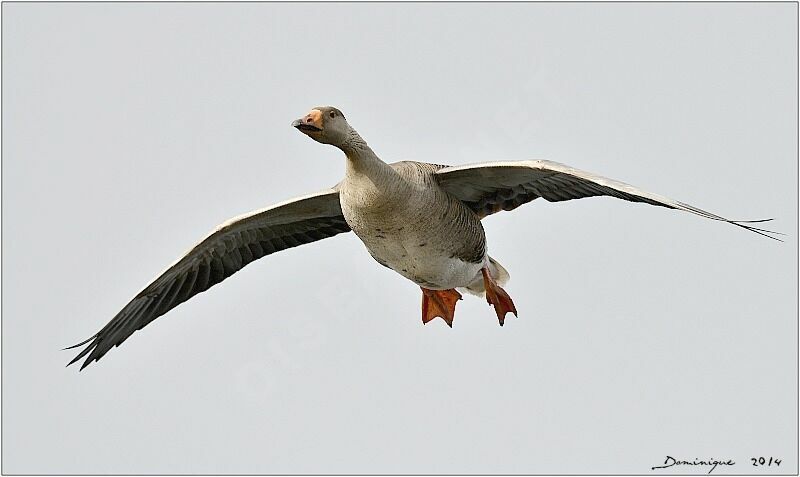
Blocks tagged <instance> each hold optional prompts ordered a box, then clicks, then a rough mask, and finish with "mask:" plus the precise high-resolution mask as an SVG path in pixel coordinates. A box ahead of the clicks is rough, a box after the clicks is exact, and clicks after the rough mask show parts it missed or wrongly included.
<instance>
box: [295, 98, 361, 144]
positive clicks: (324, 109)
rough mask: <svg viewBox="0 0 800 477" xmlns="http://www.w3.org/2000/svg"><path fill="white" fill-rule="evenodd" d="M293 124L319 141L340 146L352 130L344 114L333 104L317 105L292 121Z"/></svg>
mask: <svg viewBox="0 0 800 477" xmlns="http://www.w3.org/2000/svg"><path fill="white" fill-rule="evenodd" d="M292 126H293V127H295V128H297V129H298V130H299V131H300V132H301V133H303V134H305V135H306V136H308V137H310V138H311V139H313V140H315V141H317V142H321V143H322V144H330V145H332V146H336V147H339V148H341V147H342V146H343V145H344V143H345V142H346V141H347V139H348V137H349V136H350V132H351V130H352V128H351V127H350V125H349V124H347V120H346V119H345V118H344V114H342V112H341V111H339V110H338V109H336V108H334V107H333V106H320V107H316V108H314V109H312V110H311V111H309V112H308V114H306V115H305V116H303V117H302V118H300V119H295V120H294V121H292Z"/></svg>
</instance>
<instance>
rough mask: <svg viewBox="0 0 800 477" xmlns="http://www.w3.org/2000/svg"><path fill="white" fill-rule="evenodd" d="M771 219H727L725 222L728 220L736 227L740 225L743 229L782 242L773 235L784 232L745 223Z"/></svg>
mask: <svg viewBox="0 0 800 477" xmlns="http://www.w3.org/2000/svg"><path fill="white" fill-rule="evenodd" d="M771 220H773V219H761V220H727V221H726V222H728V223H729V224H733V225H735V226H737V227H741V228H743V229H745V230H749V231H750V232H754V233H757V234H758V235H762V236H764V237H767V238H771V239H772V240H777V241H778V242H783V240H782V239H780V238H778V237H774V235H783V236H786V234H785V233H783V232H775V231H774V230H767V229H761V228H758V227H753V226H751V225H746V224H756V223H761V222H769V221H771Z"/></svg>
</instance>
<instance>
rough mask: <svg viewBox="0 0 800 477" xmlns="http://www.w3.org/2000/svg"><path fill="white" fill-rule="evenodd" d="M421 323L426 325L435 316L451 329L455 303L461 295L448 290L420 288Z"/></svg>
mask: <svg viewBox="0 0 800 477" xmlns="http://www.w3.org/2000/svg"><path fill="white" fill-rule="evenodd" d="M420 288H421V289H422V323H423V324H426V323H428V322H429V321H431V320H432V319H434V318H436V317H437V316H438V317H440V318H442V319H443V320H444V321H445V323H447V326H449V327H450V328H452V327H453V317H454V316H455V314H456V302H457V301H458V300H460V299H461V293H458V292H457V291H455V290H453V289H450V290H429V289H427V288H422V287H420Z"/></svg>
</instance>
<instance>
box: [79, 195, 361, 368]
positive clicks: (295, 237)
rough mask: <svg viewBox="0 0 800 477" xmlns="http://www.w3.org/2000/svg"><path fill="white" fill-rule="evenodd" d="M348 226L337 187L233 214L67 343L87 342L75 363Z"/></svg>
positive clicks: (96, 355)
mask: <svg viewBox="0 0 800 477" xmlns="http://www.w3.org/2000/svg"><path fill="white" fill-rule="evenodd" d="M348 231H350V227H349V226H348V225H347V223H346V222H345V220H344V217H343V216H342V209H341V205H340V204H339V192H338V191H337V190H335V189H328V190H324V191H321V192H318V193H316V194H311V195H308V196H304V197H299V198H296V199H292V200H289V201H286V202H282V203H280V204H276V205H273V206H271V207H267V208H265V209H261V210H257V211H254V212H251V213H249V214H245V215H242V216H239V217H236V218H234V219H231V220H229V221H227V222H225V223H224V224H222V225H220V226H219V227H217V229H216V230H214V232H212V233H211V234H209V235H208V236H207V237H206V238H205V239H203V240H202V241H201V242H200V243H199V244H197V245H196V246H194V247H193V248H192V249H191V250H189V251H188V252H187V253H186V254H184V255H183V256H182V257H181V258H180V259H178V260H177V261H176V262H175V263H173V264H172V265H170V267H169V268H167V269H166V270H165V271H164V272H163V273H161V275H159V276H158V277H156V278H155V279H154V280H153V281H152V282H151V283H150V284H149V285H147V286H146V287H145V288H144V289H143V290H142V291H140V292H139V293H138V294H137V295H136V296H135V297H134V298H133V299H132V300H131V301H130V302H129V303H128V304H127V305H125V307H123V308H122V310H120V312H119V313H117V315H116V316H115V317H114V318H112V319H111V321H109V322H108V324H106V325H105V326H104V327H103V328H102V329H101V330H100V331H98V332H97V333H96V334H94V335H93V336H91V337H90V338H89V339H87V340H85V341H83V342H81V343H78V344H77V345H73V346H70V347H69V348H67V349H71V348H76V347H79V346H84V345H86V347H85V348H84V349H83V350H81V352H80V353H79V354H78V355H77V356H76V357H75V358H74V359H73V360H72V361H70V362H69V364H73V363H75V362H77V361H78V360H80V359H81V358H84V357H86V359H85V361H84V362H83V364H82V365H81V369H83V368H85V367H86V366H87V365H89V363H91V362H93V361H97V360H99V359H100V358H102V357H103V356H104V355H105V354H106V353H107V352H108V351H109V350H110V349H111V348H113V347H115V346H119V345H120V344H121V343H122V342H123V341H125V340H126V339H127V338H128V337H129V336H130V335H132V334H133V333H134V332H136V331H137V330H140V329H142V328H143V327H145V326H146V325H147V324H148V323H150V322H151V321H153V320H154V319H156V318H158V317H159V316H161V315H163V314H165V313H167V312H168V311H170V310H171V309H173V308H175V307H176V306H178V305H180V304H181V303H183V302H185V301H186V300H188V299H190V298H191V297H193V296H195V295H197V294H198V293H202V292H204V291H206V290H208V289H209V288H211V287H212V286H214V285H216V284H217V283H220V282H222V281H223V280H225V279H226V278H228V277H230V276H231V275H233V274H234V273H236V272H238V271H239V270H241V269H242V268H244V267H245V266H247V265H248V264H249V263H252V262H253V261H255V260H257V259H259V258H262V257H264V256H266V255H269V254H271V253H275V252H278V251H281V250H285V249H287V248H291V247H297V246H299V245H303V244H306V243H310V242H315V241H317V240H322V239H324V238H327V237H332V236H334V235H337V234H340V233H343V232H348ZM87 355H88V356H87Z"/></svg>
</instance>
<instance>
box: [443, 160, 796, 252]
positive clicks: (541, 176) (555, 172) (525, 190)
mask: <svg viewBox="0 0 800 477" xmlns="http://www.w3.org/2000/svg"><path fill="white" fill-rule="evenodd" d="M436 178H437V180H438V182H439V185H441V187H442V188H443V189H444V190H446V191H447V192H448V193H450V194H452V195H453V196H455V197H457V198H459V199H461V201H462V202H464V203H465V204H466V205H467V206H468V207H469V208H471V209H472V210H473V211H474V212H475V213H476V214H478V215H479V216H480V217H485V216H487V215H490V214H494V213H495V212H499V211H501V210H513V209H515V208H517V207H519V206H520V205H522V204H525V203H528V202H530V201H532V200H534V199H537V198H539V197H542V198H544V199H545V200H547V201H550V202H559V201H562V200H572V199H582V198H584V197H595V196H601V195H604V196H610V197H617V198H619V199H624V200H628V201H631V202H643V203H645V204H650V205H658V206H661V207H667V208H670V209H677V210H683V211H686V212H691V213H693V214H697V215H700V216H702V217H706V218H708V219H713V220H720V221H723V222H727V223H729V224H733V225H736V226H738V227H742V228H744V229H747V230H749V231H751V232H755V233H757V234H760V235H763V236H765V237H769V238H771V239H774V240H780V239H779V238H777V237H774V236H773V235H783V234H781V233H779V232H772V231H769V230H764V229H760V228H756V227H753V226H751V225H747V224H752V223H758V222H767V221H769V220H772V219H764V220H750V221H746V220H728V219H726V218H724V217H720V216H719V215H715V214H712V213H710V212H706V211H705V210H701V209H698V208H697V207H693V206H691V205H689V204H684V203H683V202H678V201H676V200H672V199H668V198H666V197H663V196H660V195H657V194H653V193H651V192H647V191H644V190H641V189H639V188H636V187H634V186H631V185H628V184H625V183H623V182H619V181H615V180H613V179H607V178H605V177H602V176H598V175H596V174H592V173H591V172H586V171H581V170H579V169H575V168H572V167H569V166H565V165H564V164H559V163H557V162H552V161H543V160H542V161H520V162H485V163H481V164H472V165H466V166H453V167H446V168H444V169H439V170H438V171H437V172H436Z"/></svg>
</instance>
